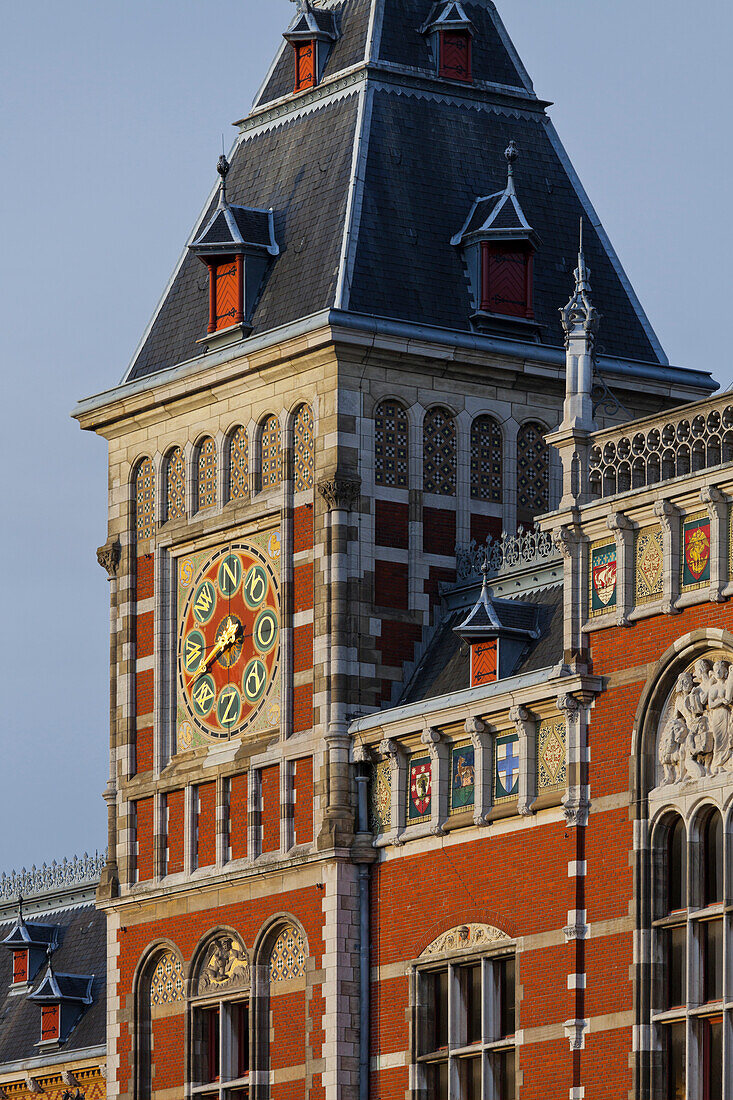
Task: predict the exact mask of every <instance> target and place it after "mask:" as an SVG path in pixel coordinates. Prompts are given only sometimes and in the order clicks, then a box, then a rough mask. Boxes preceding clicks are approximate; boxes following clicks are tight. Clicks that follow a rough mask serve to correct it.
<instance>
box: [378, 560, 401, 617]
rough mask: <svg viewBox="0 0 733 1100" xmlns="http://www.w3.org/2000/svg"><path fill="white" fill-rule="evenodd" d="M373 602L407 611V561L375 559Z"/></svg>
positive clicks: (380, 605) (379, 605)
mask: <svg viewBox="0 0 733 1100" xmlns="http://www.w3.org/2000/svg"><path fill="white" fill-rule="evenodd" d="M374 603H375V604H376V606H377V607H393V608H396V609H399V610H404V611H407V608H408V606H409V573H408V566H407V562H398V561H379V560H377V561H375V563H374Z"/></svg>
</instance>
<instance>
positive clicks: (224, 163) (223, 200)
mask: <svg viewBox="0 0 733 1100" xmlns="http://www.w3.org/2000/svg"><path fill="white" fill-rule="evenodd" d="M230 168H231V165H230V163H229V161H228V160H227V158H226V157H225V156H224V154H223V153H222V154H221V156H220V157H219V159H218V161H217V162H216V170H217V172H218V173H219V175H220V176H221V186H220V188H219V206H226V205H227V176H228V175H229V169H230Z"/></svg>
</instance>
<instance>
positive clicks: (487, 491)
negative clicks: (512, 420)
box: [471, 416, 504, 504]
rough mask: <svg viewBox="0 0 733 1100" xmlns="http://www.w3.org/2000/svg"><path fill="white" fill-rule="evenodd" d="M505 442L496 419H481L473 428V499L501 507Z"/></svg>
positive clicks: (479, 418)
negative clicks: (503, 444) (503, 446)
mask: <svg viewBox="0 0 733 1100" xmlns="http://www.w3.org/2000/svg"><path fill="white" fill-rule="evenodd" d="M503 468H504V466H503V456H502V438H501V428H500V427H499V422H498V421H497V420H495V419H494V417H493V416H477V417H476V419H475V420H474V422H473V424H472V425H471V496H472V497H473V499H474V500H488V501H491V503H492V504H501V498H502V479H503Z"/></svg>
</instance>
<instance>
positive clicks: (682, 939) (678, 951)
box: [667, 924, 687, 1008]
mask: <svg viewBox="0 0 733 1100" xmlns="http://www.w3.org/2000/svg"><path fill="white" fill-rule="evenodd" d="M686 1000H687V926H686V925H684V924H683V925H682V926H681V927H679V928H670V929H669V931H668V932H667V1008H675V1007H676V1006H677V1005H683V1004H684V1003H685V1001H686Z"/></svg>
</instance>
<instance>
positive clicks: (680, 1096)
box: [667, 1024, 687, 1100]
mask: <svg viewBox="0 0 733 1100" xmlns="http://www.w3.org/2000/svg"><path fill="white" fill-rule="evenodd" d="M686 1050H687V1046H686V1043H685V1025H684V1024H672V1026H671V1027H669V1028H668V1029H667V1100H686V1087H685V1079H686V1074H685V1055H686Z"/></svg>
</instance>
